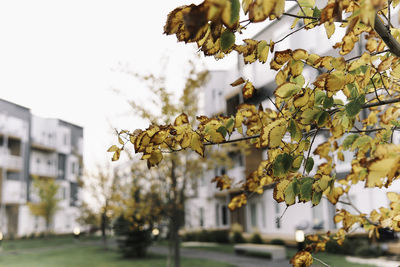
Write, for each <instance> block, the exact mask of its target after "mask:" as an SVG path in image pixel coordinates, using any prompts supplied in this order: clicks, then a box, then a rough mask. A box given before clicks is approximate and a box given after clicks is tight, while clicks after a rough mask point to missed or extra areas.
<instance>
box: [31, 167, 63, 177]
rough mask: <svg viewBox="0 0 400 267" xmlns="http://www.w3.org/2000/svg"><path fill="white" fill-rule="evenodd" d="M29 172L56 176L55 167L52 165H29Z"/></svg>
mask: <svg viewBox="0 0 400 267" xmlns="http://www.w3.org/2000/svg"><path fill="white" fill-rule="evenodd" d="M30 174H31V175H37V176H44V177H57V168H56V167H54V166H51V167H49V166H45V165H31V168H30Z"/></svg>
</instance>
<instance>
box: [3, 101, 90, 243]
mask: <svg viewBox="0 0 400 267" xmlns="http://www.w3.org/2000/svg"><path fill="white" fill-rule="evenodd" d="M82 160H83V128H82V127H80V126H77V125H74V124H71V123H68V122H65V121H62V120H58V119H47V118H40V117H37V116H35V115H32V114H31V112H30V110H29V109H28V108H25V107H22V106H19V105H17V104H14V103H11V102H8V101H6V100H2V99H0V231H1V232H2V233H3V234H5V235H6V236H9V237H17V236H25V235H30V234H33V233H40V232H43V231H45V230H46V229H45V228H46V226H45V222H44V219H43V218H41V217H37V216H34V215H32V214H31V212H30V210H29V207H28V205H27V203H28V202H35V201H37V200H38V198H37V196H36V195H35V193H34V189H33V188H32V187H33V186H32V177H41V178H46V179H54V180H55V181H56V183H57V184H58V185H59V192H58V195H57V197H58V199H59V200H60V201H59V203H58V210H57V212H56V214H55V215H54V217H53V218H52V223H51V225H50V230H51V231H53V232H55V233H69V232H72V230H73V228H74V227H76V226H77V223H76V222H75V220H76V218H77V217H78V215H79V214H78V213H79V211H78V208H77V207H78V205H79V203H80V199H81V197H80V194H81V193H80V190H79V182H80V177H81V175H82V167H83V166H82Z"/></svg>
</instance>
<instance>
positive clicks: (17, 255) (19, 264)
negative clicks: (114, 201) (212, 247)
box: [0, 237, 231, 267]
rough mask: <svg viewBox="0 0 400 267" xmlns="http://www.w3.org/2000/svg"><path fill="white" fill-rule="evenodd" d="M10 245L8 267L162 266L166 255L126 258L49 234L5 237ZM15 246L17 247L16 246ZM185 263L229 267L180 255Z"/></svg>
mask: <svg viewBox="0 0 400 267" xmlns="http://www.w3.org/2000/svg"><path fill="white" fill-rule="evenodd" d="M62 241H65V242H62ZM8 242H9V246H10V245H12V246H11V247H12V248H13V249H8V250H4V252H3V253H1V257H0V266H7V267H26V266H30V267H53V266H57V267H70V266H74V267H81V266H82V267H87V266H96V267H109V266H113V267H125V266H126V267H128V266H137V267H164V266H166V257H165V256H160V255H149V257H147V258H144V259H125V258H122V257H121V255H120V254H119V253H118V251H117V250H115V249H109V250H104V249H102V248H101V247H100V246H99V245H94V244H90V243H88V242H86V243H85V242H80V243H79V242H75V240H73V238H72V239H68V238H67V239H64V237H63V238H49V239H48V240H45V239H40V240H13V241H8ZM17 248H18V249H17ZM182 266H183V267H185V266H187V267H204V266H210V267H219V266H221V267H231V265H229V264H225V263H221V262H216V261H209V260H202V259H182Z"/></svg>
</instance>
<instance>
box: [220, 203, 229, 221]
mask: <svg viewBox="0 0 400 267" xmlns="http://www.w3.org/2000/svg"><path fill="white" fill-rule="evenodd" d="M221 208H222V225H228V208H227V206H225V205H223V206H222V207H221Z"/></svg>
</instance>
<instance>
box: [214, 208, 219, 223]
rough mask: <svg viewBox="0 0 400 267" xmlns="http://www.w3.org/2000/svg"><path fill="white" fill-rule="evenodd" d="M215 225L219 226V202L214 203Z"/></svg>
mask: <svg viewBox="0 0 400 267" xmlns="http://www.w3.org/2000/svg"><path fill="white" fill-rule="evenodd" d="M215 225H216V226H217V227H218V226H219V204H218V203H217V204H216V205H215Z"/></svg>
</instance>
